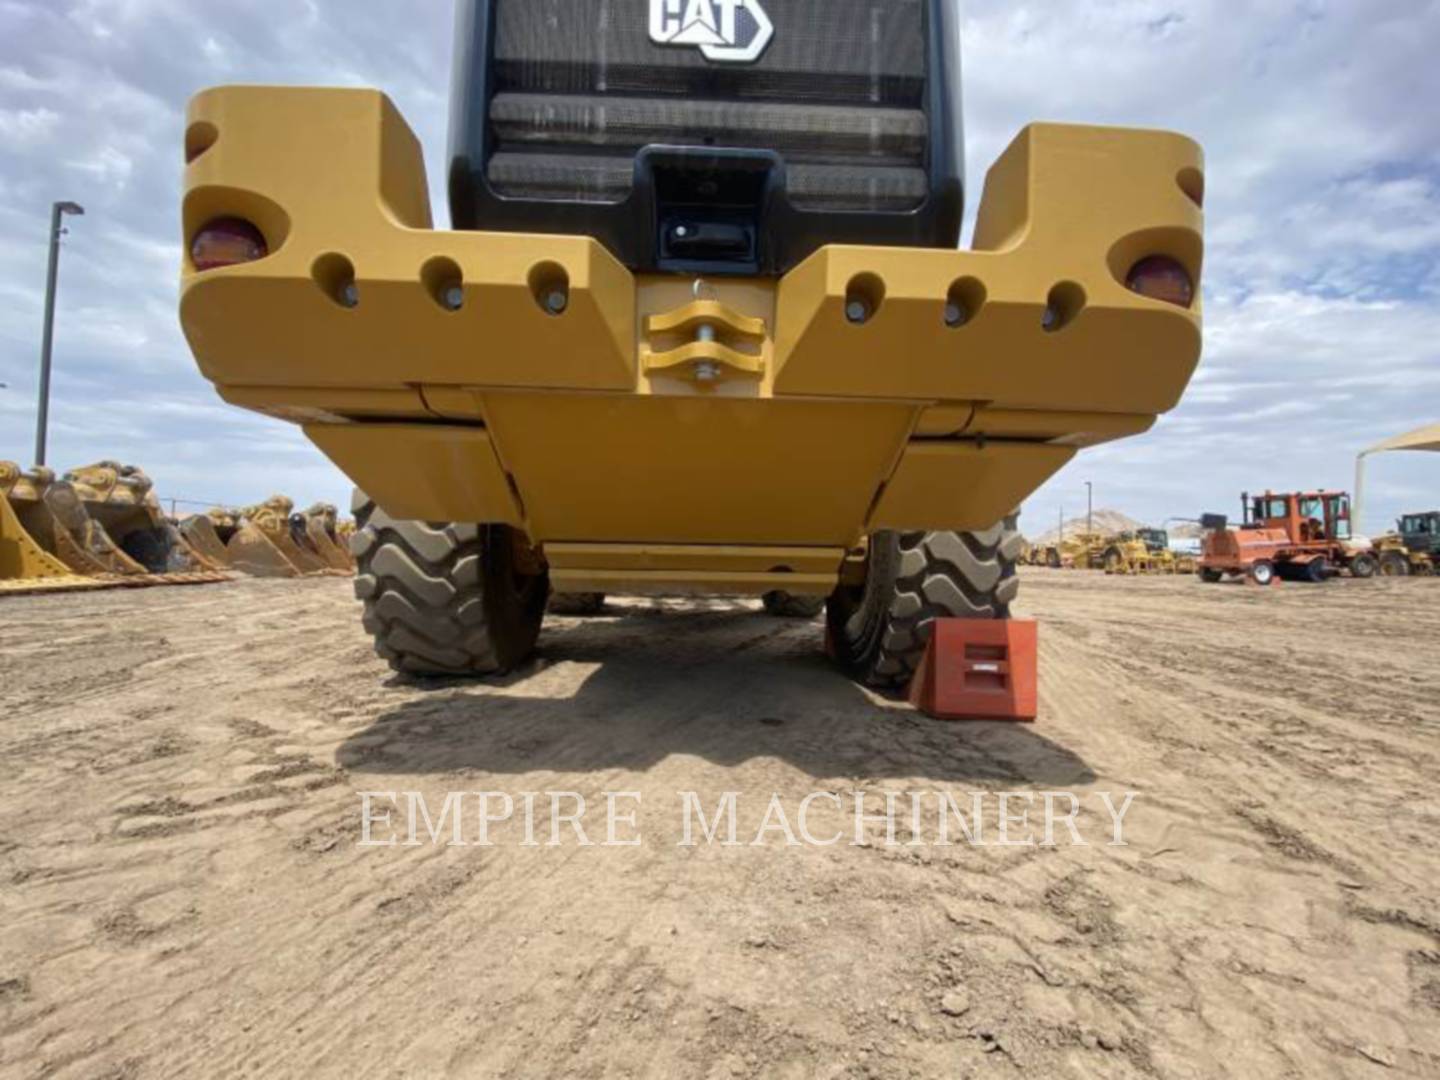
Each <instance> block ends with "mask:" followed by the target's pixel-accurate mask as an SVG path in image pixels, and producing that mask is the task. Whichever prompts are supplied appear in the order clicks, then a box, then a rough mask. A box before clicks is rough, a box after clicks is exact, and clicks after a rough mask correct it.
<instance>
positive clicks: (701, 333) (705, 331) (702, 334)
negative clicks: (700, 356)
mask: <svg viewBox="0 0 1440 1080" xmlns="http://www.w3.org/2000/svg"><path fill="white" fill-rule="evenodd" d="M695 340H696V341H714V340H715V327H713V326H711V325H710V324H709V323H701V324H700V328H699V329H698V330H696V331H695Z"/></svg>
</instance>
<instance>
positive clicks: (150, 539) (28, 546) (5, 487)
mask: <svg viewBox="0 0 1440 1080" xmlns="http://www.w3.org/2000/svg"><path fill="white" fill-rule="evenodd" d="M0 496H3V498H0V591H4V592H10V593H14V592H37V591H57V590H58V591H68V590H78V589H98V588H116V587H121V586H149V585H193V584H205V583H212V582H219V581H227V580H230V579H231V578H232V577H234V575H235V573H236V572H240V573H246V574H252V575H259V576H267V577H297V576H300V575H304V574H350V573H353V570H354V564H353V562H352V561H351V559H350V556H349V553H348V551H347V550H346V545H345V543H344V537H343V532H344V529H343V527H342V526H341V524H340V523H339V521H338V520H337V517H338V515H337V512H336V510H335V508H334V507H333V506H329V505H327V504H317V505H316V506H313V507H311V508H310V509H309V510H307V511H305V512H304V513H302V514H295V513H293V509H294V504H293V503H292V502H291V501H290V500H289V499H286V498H284V497H283V496H276V497H274V498H272V499H270V500H268V501H267V502H265V503H262V504H260V505H258V506H252V507H247V508H245V509H244V510H240V511H230V510H212V511H210V512H209V513H208V514H204V515H199V516H196V517H191V518H188V519H185V520H184V521H182V522H177V521H176V520H174V519H173V518H170V517H168V516H166V514H165V513H164V511H163V509H162V508H161V503H160V500H159V499H158V498H157V497H156V494H155V491H154V484H153V482H152V481H151V480H150V478H149V477H148V476H147V475H146V474H145V473H144V472H143V471H142V470H141V469H138V468H136V467H134V466H129V465H121V464H119V463H118V462H113V461H102V462H98V463H96V464H94V465H87V466H84V467H82V468H78V469H72V470H70V471H68V472H66V473H64V474H61V475H58V476H57V474H56V473H55V472H54V471H53V470H51V469H47V468H43V467H38V468H35V469H31V470H29V471H28V472H26V471H22V470H21V469H20V467H19V466H18V465H16V464H15V463H14V462H8V461H0Z"/></svg>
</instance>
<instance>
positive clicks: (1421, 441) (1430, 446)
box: [1355, 424, 1440, 528]
mask: <svg viewBox="0 0 1440 1080" xmlns="http://www.w3.org/2000/svg"><path fill="white" fill-rule="evenodd" d="M1390 450H1434V451H1440V424H1427V425H1426V426H1425V427H1422V428H1416V429H1415V430H1414V431H1411V432H1409V433H1407V434H1405V435H1396V436H1395V437H1394V438H1393V439H1386V440H1385V441H1384V442H1380V443H1376V444H1375V445H1374V446H1372V447H1370V449H1368V450H1361V451H1360V453H1359V455H1358V456H1357V457H1356V458H1355V525H1356V528H1361V527H1362V526H1363V523H1364V521H1365V518H1364V517H1363V515H1364V513H1365V459H1366V458H1368V457H1369V456H1370V455H1371V454H1383V453H1386V452H1387V451H1390Z"/></svg>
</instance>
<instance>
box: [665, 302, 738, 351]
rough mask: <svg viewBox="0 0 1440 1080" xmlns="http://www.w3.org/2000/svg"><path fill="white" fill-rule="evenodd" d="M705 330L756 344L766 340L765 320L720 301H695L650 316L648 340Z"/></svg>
mask: <svg viewBox="0 0 1440 1080" xmlns="http://www.w3.org/2000/svg"><path fill="white" fill-rule="evenodd" d="M702 326H713V327H716V328H717V329H720V328H723V329H725V330H728V331H729V334H730V336H733V337H738V338H744V339H746V340H749V341H754V342H756V343H757V344H758V343H759V342H762V341H764V340H765V320H764V319H753V318H751V317H750V316H749V315H742V314H740V312H738V311H736V310H735V309H734V308H732V307H729V306H728V305H726V304H722V303H720V302H719V301H718V300H694V301H692V302H690V303H688V304H686V305H685V306H684V307H678V308H676V309H675V310H674V311H667V312H665V313H664V314H663V315H651V316H650V317H649V318H648V319H646V320H645V333H646V335H647V336H649V337H659V336H660V335H662V334H681V333H688V334H692V335H693V334H694V333H695V332H696V331H698V330H699V329H700V327H702Z"/></svg>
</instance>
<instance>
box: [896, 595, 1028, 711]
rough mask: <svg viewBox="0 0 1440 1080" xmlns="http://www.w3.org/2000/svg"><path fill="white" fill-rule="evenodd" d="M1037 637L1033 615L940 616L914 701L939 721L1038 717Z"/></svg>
mask: <svg viewBox="0 0 1440 1080" xmlns="http://www.w3.org/2000/svg"><path fill="white" fill-rule="evenodd" d="M1037 642H1038V628H1037V625H1036V623H1035V622H1034V621H1033V620H1031V619H937V620H936V621H935V628H934V631H933V632H932V633H931V635H930V644H929V645H928V646H926V649H925V656H924V658H923V659H922V660H921V661H920V667H919V669H918V670H917V671H916V672H915V679H914V681H913V682H912V683H911V684H910V703H911V704H912V705H914V706H915V708H917V709H919V710H920V711H921V712H923V713H925V714H926V715H928V716H932V717H934V718H935V719H937V720H1021V721H1031V720H1034V719H1035V716H1036V713H1037V711H1038V709H1037V694H1036V678H1037V674H1038V672H1037V657H1036V646H1037Z"/></svg>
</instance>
